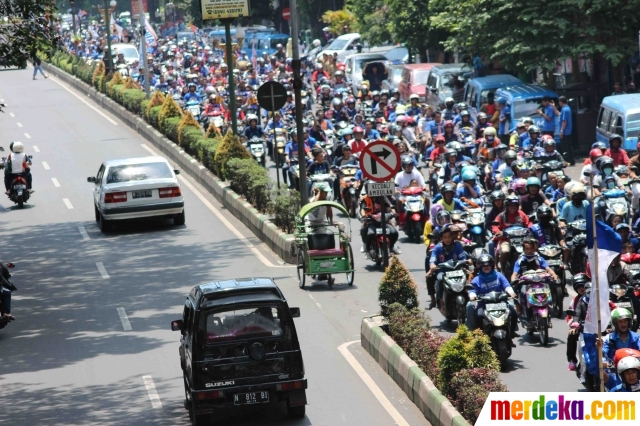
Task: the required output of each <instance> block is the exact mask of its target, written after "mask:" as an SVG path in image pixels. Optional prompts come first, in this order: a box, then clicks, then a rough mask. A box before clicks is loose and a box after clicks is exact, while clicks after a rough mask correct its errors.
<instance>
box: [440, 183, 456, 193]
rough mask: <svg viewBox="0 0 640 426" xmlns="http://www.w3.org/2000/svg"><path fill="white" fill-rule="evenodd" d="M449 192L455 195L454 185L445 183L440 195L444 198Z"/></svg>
mask: <svg viewBox="0 0 640 426" xmlns="http://www.w3.org/2000/svg"><path fill="white" fill-rule="evenodd" d="M447 192H453V193H454V194H455V192H456V188H455V187H454V186H453V184H452V183H445V184H444V185H442V189H441V190H440V193H441V194H442V195H443V196H444V194H445V193H447Z"/></svg>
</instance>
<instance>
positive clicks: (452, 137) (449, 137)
mask: <svg viewBox="0 0 640 426" xmlns="http://www.w3.org/2000/svg"><path fill="white" fill-rule="evenodd" d="M454 129H455V127H454V125H453V121H451V120H447V121H445V122H444V141H445V143H449V142H460V135H459V134H457V133H455V132H454Z"/></svg>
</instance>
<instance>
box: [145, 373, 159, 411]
mask: <svg viewBox="0 0 640 426" xmlns="http://www.w3.org/2000/svg"><path fill="white" fill-rule="evenodd" d="M142 381H143V382H144V387H145V388H147V394H149V399H150V400H151V406H152V407H153V408H162V402H160V396H159V395H158V392H157V391H156V385H155V384H154V383H153V378H152V377H151V376H142Z"/></svg>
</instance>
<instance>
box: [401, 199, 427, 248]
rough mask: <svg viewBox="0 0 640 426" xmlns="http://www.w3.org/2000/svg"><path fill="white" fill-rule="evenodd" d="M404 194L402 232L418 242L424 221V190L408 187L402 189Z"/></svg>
mask: <svg viewBox="0 0 640 426" xmlns="http://www.w3.org/2000/svg"><path fill="white" fill-rule="evenodd" d="M402 195H403V196H404V232H405V234H406V235H407V237H409V238H410V239H412V240H414V241H415V242H416V243H420V241H421V238H422V234H423V233H424V225H425V222H426V217H425V211H424V201H425V196H424V190H423V189H422V188H419V187H410V188H405V189H403V190H402Z"/></svg>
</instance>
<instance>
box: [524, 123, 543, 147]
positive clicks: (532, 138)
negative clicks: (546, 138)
mask: <svg viewBox="0 0 640 426" xmlns="http://www.w3.org/2000/svg"><path fill="white" fill-rule="evenodd" d="M527 132H528V133H529V138H528V139H525V140H524V142H523V143H522V149H523V150H524V151H534V149H535V148H537V147H540V143H541V142H542V140H541V139H540V128H539V127H538V126H531V127H529V130H527Z"/></svg>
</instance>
